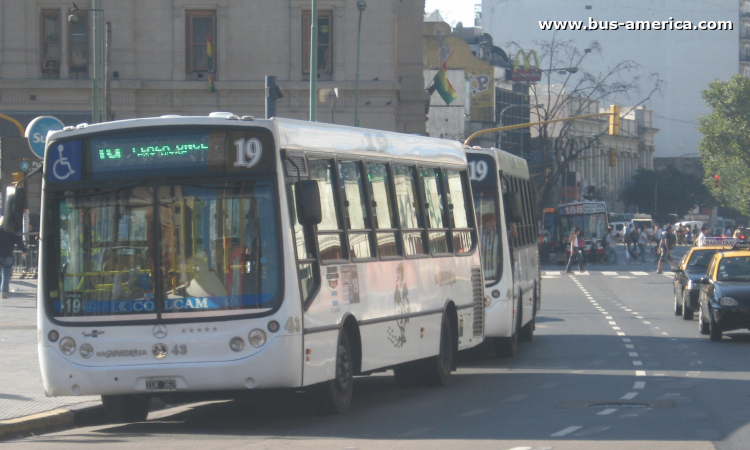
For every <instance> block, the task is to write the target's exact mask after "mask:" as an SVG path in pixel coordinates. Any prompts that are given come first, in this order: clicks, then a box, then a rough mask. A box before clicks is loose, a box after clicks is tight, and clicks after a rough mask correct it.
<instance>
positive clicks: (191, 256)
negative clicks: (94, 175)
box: [49, 181, 280, 320]
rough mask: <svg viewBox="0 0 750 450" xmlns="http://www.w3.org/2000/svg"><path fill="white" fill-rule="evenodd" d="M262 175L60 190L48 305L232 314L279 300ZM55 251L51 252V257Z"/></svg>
mask: <svg viewBox="0 0 750 450" xmlns="http://www.w3.org/2000/svg"><path fill="white" fill-rule="evenodd" d="M275 203H276V202H275V196H274V194H273V189H272V185H271V183H270V182H267V181H256V182H244V183H218V184H213V185H210V184H206V185H204V186H186V185H170V186H160V187H133V188H125V189H120V190H117V191H103V190H101V189H99V190H87V191H78V192H75V193H72V192H65V193H64V194H62V195H60V196H58V197H57V198H55V199H54V200H53V201H52V203H51V205H50V206H51V207H52V208H53V209H54V210H57V211H56V214H55V215H56V216H57V219H56V220H55V221H56V222H57V223H58V224H59V242H60V244H59V246H56V247H55V250H54V251H56V252H58V254H57V255H55V257H56V258H55V259H58V260H59V265H57V266H56V267H60V271H59V272H58V273H54V272H55V271H52V272H53V273H52V274H51V275H50V277H53V278H54V279H51V280H49V281H50V285H51V286H55V285H57V286H59V291H54V290H53V291H51V293H50V298H51V302H52V304H51V310H52V314H53V316H55V317H57V318H68V319H73V318H81V320H85V318H89V319H88V320H92V319H91V318H93V317H97V318H98V319H104V318H106V317H110V319H109V320H114V317H116V319H117V320H122V319H128V318H132V319H139V320H143V319H150V318H156V314H157V313H161V316H162V317H163V318H179V317H197V316H207V315H209V316H210V315H221V316H226V315H233V314H248V313H253V312H260V310H266V309H270V308H274V307H275V306H276V305H277V304H278V303H279V301H280V295H279V294H280V292H279V291H280V286H279V285H280V277H279V267H280V255H279V245H278V226H277V224H276V222H277V220H276V214H275V212H276V206H275ZM51 256H52V255H51Z"/></svg>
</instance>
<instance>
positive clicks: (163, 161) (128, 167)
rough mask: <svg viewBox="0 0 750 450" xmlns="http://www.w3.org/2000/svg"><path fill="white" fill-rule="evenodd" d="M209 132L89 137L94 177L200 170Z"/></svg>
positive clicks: (207, 149)
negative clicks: (143, 172) (135, 171)
mask: <svg viewBox="0 0 750 450" xmlns="http://www.w3.org/2000/svg"><path fill="white" fill-rule="evenodd" d="M210 140H211V133H210V132H209V131H205V132H196V131H194V130H185V131H182V130H170V131H168V132H165V131H163V130H162V131H142V132H139V133H129V134H120V135H111V136H105V137H98V138H92V139H91V167H92V169H93V175H94V178H99V179H103V178H109V177H112V176H113V175H114V176H116V175H117V173H122V174H123V175H125V174H126V173H127V176H130V177H132V176H133V175H134V173H133V170H132V169H136V170H137V171H138V172H142V171H145V172H154V171H159V172H160V173H161V172H165V171H166V172H169V171H172V170H174V171H177V172H179V173H186V172H190V173H201V172H205V171H206V168H207V167H208V161H209V153H210V150H211V144H210Z"/></svg>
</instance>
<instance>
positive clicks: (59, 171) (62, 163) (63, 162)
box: [52, 144, 76, 180]
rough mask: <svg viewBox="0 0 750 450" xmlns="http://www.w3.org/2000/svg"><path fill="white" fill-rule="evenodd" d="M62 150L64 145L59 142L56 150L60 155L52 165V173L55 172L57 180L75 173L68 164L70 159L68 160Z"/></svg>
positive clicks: (64, 178)
mask: <svg viewBox="0 0 750 450" xmlns="http://www.w3.org/2000/svg"><path fill="white" fill-rule="evenodd" d="M64 150H65V146H64V145H62V144H60V145H58V146H57V151H58V153H60V157H59V158H58V159H57V161H55V164H54V165H53V166H52V173H54V174H55V178H57V179H58V180H67V179H68V178H69V177H70V176H71V175H73V174H74V173H76V171H75V170H73V166H71V165H70V161H68V158H66V157H65V156H63V151H64Z"/></svg>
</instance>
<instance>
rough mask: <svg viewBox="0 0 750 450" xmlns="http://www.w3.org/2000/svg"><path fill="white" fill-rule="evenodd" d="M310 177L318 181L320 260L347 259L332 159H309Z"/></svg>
mask: <svg viewBox="0 0 750 450" xmlns="http://www.w3.org/2000/svg"><path fill="white" fill-rule="evenodd" d="M309 166H310V179H311V180H315V181H317V182H318V187H319V189H320V207H321V212H322V216H323V220H322V221H321V222H320V224H318V251H319V252H320V259H321V260H322V261H330V260H341V259H347V256H346V254H345V253H344V248H343V247H342V245H341V241H342V238H343V233H342V227H341V224H340V221H339V215H338V199H337V194H336V193H335V183H334V173H333V161H332V160H330V159H312V160H310V161H309Z"/></svg>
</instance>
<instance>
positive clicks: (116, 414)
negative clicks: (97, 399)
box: [102, 395, 150, 423]
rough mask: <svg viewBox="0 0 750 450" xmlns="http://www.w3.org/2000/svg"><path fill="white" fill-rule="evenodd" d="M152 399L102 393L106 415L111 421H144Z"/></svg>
mask: <svg viewBox="0 0 750 450" xmlns="http://www.w3.org/2000/svg"><path fill="white" fill-rule="evenodd" d="M149 403H150V399H149V398H148V397H140V396H136V395H102V405H103V406H104V415H105V416H106V417H107V420H108V421H109V422H110V423H131V422H143V421H145V420H146V417H148V407H149Z"/></svg>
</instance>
